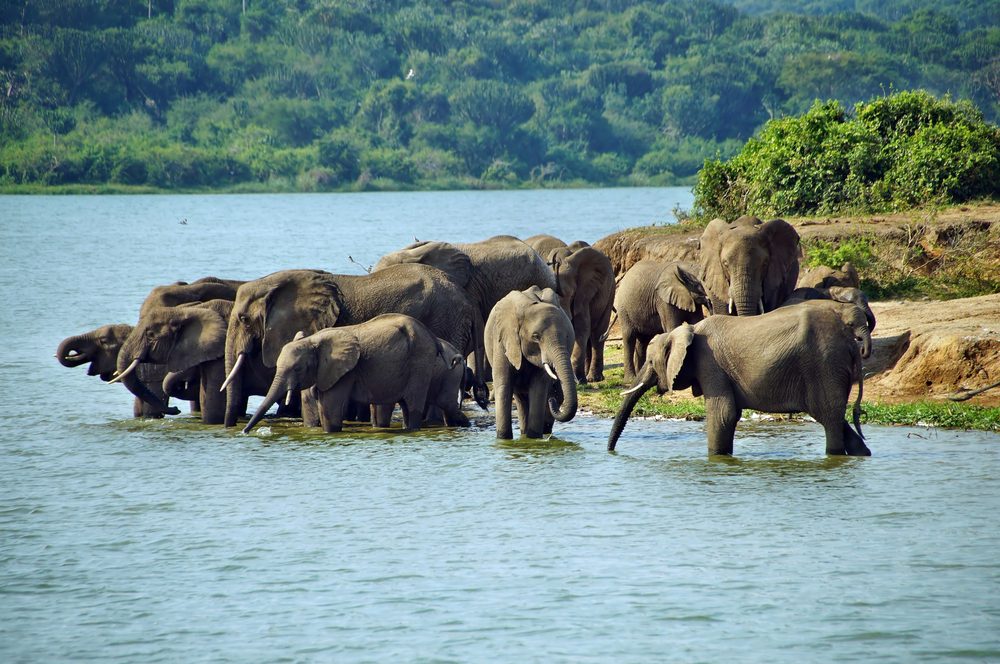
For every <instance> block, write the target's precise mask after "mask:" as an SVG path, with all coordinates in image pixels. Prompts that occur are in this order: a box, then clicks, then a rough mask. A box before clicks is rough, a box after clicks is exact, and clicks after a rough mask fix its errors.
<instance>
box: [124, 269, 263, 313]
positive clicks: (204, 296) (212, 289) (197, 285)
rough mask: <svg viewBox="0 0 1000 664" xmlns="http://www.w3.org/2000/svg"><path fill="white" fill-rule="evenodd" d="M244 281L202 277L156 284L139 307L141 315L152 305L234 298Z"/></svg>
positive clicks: (167, 305) (168, 305)
mask: <svg viewBox="0 0 1000 664" xmlns="http://www.w3.org/2000/svg"><path fill="white" fill-rule="evenodd" d="M244 283H246V282H244V281H238V280H235V279H220V278H219V277H202V278H201V279H198V280H196V281H193V282H191V283H188V282H186V281H178V282H176V283H173V284H167V285H165V286H156V287H154V288H153V290H151V291H150V292H149V295H147V296H146V299H145V300H143V302H142V306H141V307H140V308H139V316H140V317H141V316H142V315H143V313H145V311H146V310H147V309H150V308H153V307H176V306H178V305H181V304H187V303H189V302H209V301H210V300H228V301H230V302H232V301H233V300H235V299H236V290H237V289H238V288H239V287H240V286H241V285H242V284H244Z"/></svg>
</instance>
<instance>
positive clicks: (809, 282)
mask: <svg viewBox="0 0 1000 664" xmlns="http://www.w3.org/2000/svg"><path fill="white" fill-rule="evenodd" d="M831 286H841V287H844V288H860V287H861V278H860V277H859V276H858V271H857V269H856V268H855V267H854V264H853V263H851V262H850V261H848V262H846V263H844V264H843V265H841V266H840V269H837V268H834V267H829V266H827V265H820V266H818V267H814V268H810V269H808V270H806V271H805V272H803V273H802V274H800V275H799V279H798V281H797V282H796V283H795V287H796V288H830V287H831Z"/></svg>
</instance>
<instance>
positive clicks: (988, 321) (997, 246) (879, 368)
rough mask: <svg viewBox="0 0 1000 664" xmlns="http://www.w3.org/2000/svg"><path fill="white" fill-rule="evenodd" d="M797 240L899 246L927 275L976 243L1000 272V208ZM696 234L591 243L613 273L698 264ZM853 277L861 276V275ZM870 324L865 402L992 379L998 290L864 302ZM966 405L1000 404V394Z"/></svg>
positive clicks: (806, 222) (866, 223)
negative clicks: (640, 265) (650, 263)
mask: <svg viewBox="0 0 1000 664" xmlns="http://www.w3.org/2000/svg"><path fill="white" fill-rule="evenodd" d="M788 221H789V222H790V223H792V225H793V226H795V228H796V230H797V231H798V232H799V235H800V237H801V238H802V240H803V243H804V244H809V242H810V241H813V240H824V241H827V242H831V243H839V242H842V241H843V240H845V239H849V238H851V237H857V236H862V235H863V236H866V237H877V238H879V239H881V240H884V241H885V242H886V243H887V244H889V245H892V244H895V245H898V247H899V250H898V251H899V254H900V255H901V256H912V255H913V254H915V253H917V254H919V257H920V264H919V265H918V266H916V267H914V268H913V269H914V270H915V271H916V270H918V269H919V270H921V271H922V273H923V274H931V275H932V274H933V272H934V270H936V269H939V267H940V265H941V264H942V263H944V262H947V261H948V260H951V255H950V254H949V251H951V249H952V248H954V247H958V246H959V245H963V244H964V245H968V244H969V243H970V242H972V241H975V243H977V245H978V246H983V247H985V250H983V251H979V252H978V253H977V256H976V259H977V260H978V261H979V263H980V265H979V266H978V269H980V270H985V271H987V272H992V273H993V274H996V273H998V272H1000V253H998V252H1000V205H997V204H989V205H980V206H975V207H957V208H951V209H948V210H944V211H934V212H926V213H924V212H908V213H903V214H896V215H881V216H871V217H841V218H836V217H830V218H810V219H789V220H788ZM699 236H700V229H691V230H682V229H679V228H669V227H650V228H642V229H629V230H626V231H622V232H620V233H615V234H613V235H610V236H608V237H605V238H602V239H601V240H599V241H598V242H596V243H595V246H596V247H597V248H599V249H601V250H602V251H604V252H605V253H607V254H608V256H609V257H610V258H611V261H612V264H613V265H614V266H615V270H616V271H617V272H618V273H619V274H621V273H622V272H624V270H627V269H628V268H629V267H630V266H631V265H632V264H633V263H635V262H636V261H638V260H640V259H643V258H655V259H659V260H687V261H697V260H698V237H699ZM861 276H862V279H864V277H865V274H864V272H863V271H862V275H861ZM872 310H873V311H874V312H875V316H876V318H877V320H878V324H877V326H876V329H875V334H874V335H873V340H874V348H873V353H872V357H871V358H870V359H869V361H868V362H866V363H865V374H866V380H865V397H866V400H872V401H882V402H890V403H899V402H910V401H922V400H946V399H947V397H948V395H950V394H954V393H956V392H959V391H961V390H967V389H975V388H978V387H983V386H986V385H989V384H991V383H995V382H997V381H998V380H1000V294H998V293H993V294H990V295H983V296H979V297H969V298H961V299H952V300H946V301H932V300H926V299H921V300H906V301H885V302H873V303H872ZM968 403H972V404H980V405H990V406H1000V388H995V389H993V390H991V391H989V392H986V393H984V394H982V395H980V396H977V397H973V398H972V399H971V400H970V401H969V402H968Z"/></svg>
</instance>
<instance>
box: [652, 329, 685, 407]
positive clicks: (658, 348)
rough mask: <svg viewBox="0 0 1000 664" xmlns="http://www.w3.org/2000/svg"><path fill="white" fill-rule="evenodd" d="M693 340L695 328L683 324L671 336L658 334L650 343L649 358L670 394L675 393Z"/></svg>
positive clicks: (661, 382)
mask: <svg viewBox="0 0 1000 664" xmlns="http://www.w3.org/2000/svg"><path fill="white" fill-rule="evenodd" d="M693 340H694V328H693V327H692V326H690V325H688V324H687V323H682V324H681V325H680V326H678V327H675V328H674V329H673V330H671V331H670V333H669V334H658V335H656V336H655V337H653V339H652V341H650V342H649V349H648V350H647V351H646V353H647V357H650V358H652V361H653V369H654V370H655V371H656V375H657V376H659V378H660V385H665V386H666V387H667V391H668V392H673V391H674V381H676V380H677V376H678V375H680V373H681V370H682V369H683V368H684V361H685V359H687V349H688V346H690V345H691V342H692V341H693Z"/></svg>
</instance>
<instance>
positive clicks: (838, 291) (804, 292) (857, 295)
mask: <svg viewBox="0 0 1000 664" xmlns="http://www.w3.org/2000/svg"><path fill="white" fill-rule="evenodd" d="M806 300H833V301H834V302H847V303H851V304H854V305H856V306H858V307H859V308H860V309H861V310H862V311H863V312H864V314H865V319H866V320H867V321H868V331H869V332H873V331H874V330H875V322H876V321H875V312H873V311H872V308H871V306H870V305H869V304H868V298H867V297H866V296H865V294H864V293H863V292H862V291H861V290H860V289H858V288H854V287H850V286H830V287H828V288H796V289H795V290H793V291H792V294H791V295H789V296H788V299H787V300H785V302H784V303H783V304H782V305H781V306H783V307H786V306H790V305H794V304H798V303H799V302H804V301H806ZM870 352H871V349H870V348H869V349H868V352H866V353H865V355H864V357H868V353H870Z"/></svg>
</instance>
